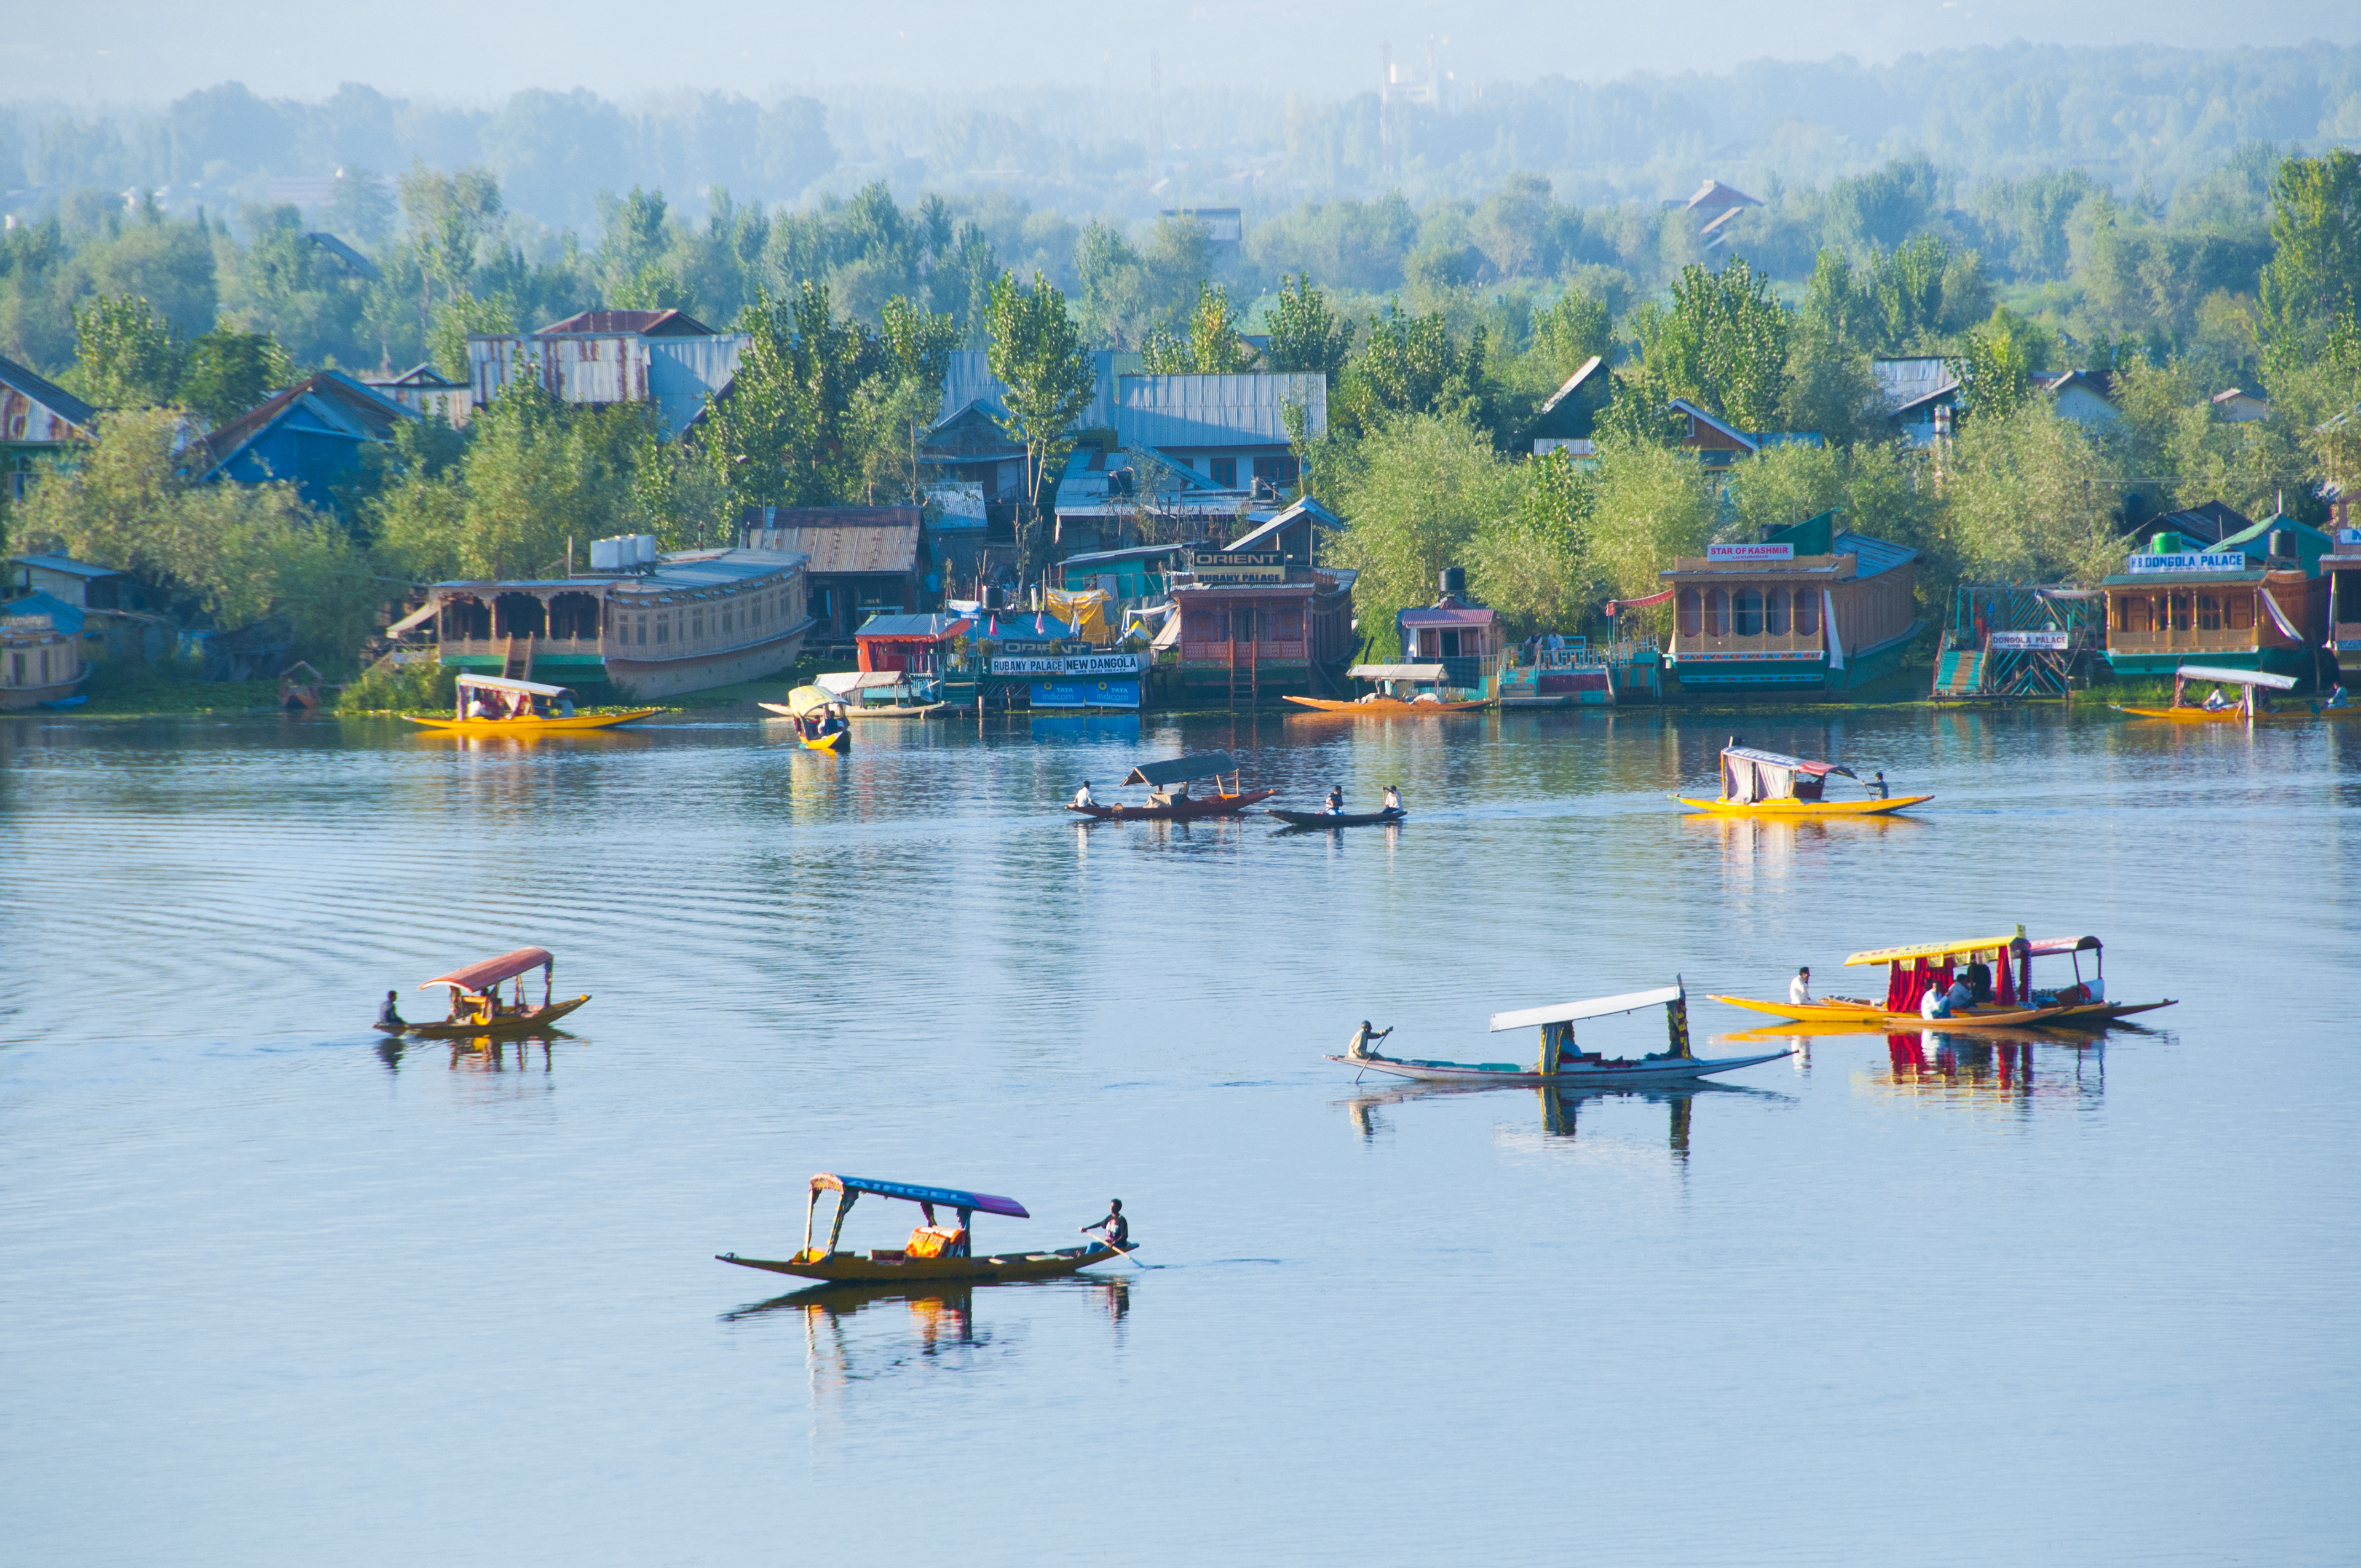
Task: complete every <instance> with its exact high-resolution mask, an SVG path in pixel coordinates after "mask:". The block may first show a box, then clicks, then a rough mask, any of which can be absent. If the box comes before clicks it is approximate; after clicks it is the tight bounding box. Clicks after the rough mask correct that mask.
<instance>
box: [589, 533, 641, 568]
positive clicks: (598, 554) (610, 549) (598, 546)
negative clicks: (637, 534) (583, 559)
mask: <svg viewBox="0 0 2361 1568" xmlns="http://www.w3.org/2000/svg"><path fill="white" fill-rule="evenodd" d="M629 543H631V541H630V540H629V539H627V538H615V539H594V540H592V541H591V542H590V569H591V570H592V571H594V572H620V571H621V570H622V569H623V547H624V546H625V545H627V544H629Z"/></svg>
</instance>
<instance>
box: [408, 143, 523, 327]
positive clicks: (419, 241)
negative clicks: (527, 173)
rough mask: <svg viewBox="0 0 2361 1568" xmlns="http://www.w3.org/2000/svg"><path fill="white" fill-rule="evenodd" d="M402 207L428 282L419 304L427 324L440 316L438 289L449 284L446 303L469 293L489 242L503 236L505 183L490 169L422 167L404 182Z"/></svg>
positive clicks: (419, 311)
mask: <svg viewBox="0 0 2361 1568" xmlns="http://www.w3.org/2000/svg"><path fill="white" fill-rule="evenodd" d="M401 206H402V210H403V212H405V213H406V214H409V218H410V242H411V245H412V247H413V248H414V249H415V251H416V252H417V255H418V258H419V263H420V268H421V271H422V273H423V279H424V281H425V287H426V292H425V293H423V295H422V296H421V297H420V299H419V302H418V313H419V318H420V319H421V320H422V321H423V320H425V319H426V318H427V317H429V316H431V315H432V314H433V313H434V293H433V288H434V284H436V283H441V284H442V285H443V292H444V296H445V298H446V299H447V298H450V297H452V296H455V295H457V294H460V293H463V292H465V291H466V290H467V283H468V280H469V279H470V278H471V277H473V275H474V273H475V270H476V263H477V260H478V251H479V250H480V248H481V247H482V245H483V243H484V242H485V241H486V240H488V239H489V238H491V237H492V236H494V235H496V234H498V233H499V232H500V213H501V206H500V181H498V180H496V179H494V178H493V177H492V173H491V171H490V170H488V169H481V168H476V167H473V166H470V167H468V168H466V169H462V170H459V171H458V172H456V174H444V173H441V172H439V171H437V170H432V169H429V168H427V167H426V165H425V164H424V163H423V162H421V163H416V164H413V165H412V167H411V170H410V172H409V173H407V174H405V175H403V176H402V177H401Z"/></svg>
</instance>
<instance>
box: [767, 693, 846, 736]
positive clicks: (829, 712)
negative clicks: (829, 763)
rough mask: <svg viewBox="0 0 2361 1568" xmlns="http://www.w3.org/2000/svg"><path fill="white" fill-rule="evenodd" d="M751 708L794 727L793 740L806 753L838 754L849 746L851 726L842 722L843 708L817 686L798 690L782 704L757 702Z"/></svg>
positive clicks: (790, 694)
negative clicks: (794, 739)
mask: <svg viewBox="0 0 2361 1568" xmlns="http://www.w3.org/2000/svg"><path fill="white" fill-rule="evenodd" d="M754 706H755V707H759V708H761V709H762V710H763V712H765V713H768V714H772V715H774V717H775V718H784V719H785V720H787V721H788V722H789V723H791V724H793V725H794V726H795V727H796V740H797V741H799V742H800V743H801V744H802V745H803V747H804V749H805V750H806V751H844V750H846V749H848V748H849V747H851V744H852V726H851V723H849V722H848V721H847V720H846V718H845V714H844V704H843V703H841V702H839V701H838V700H837V699H836V698H835V697H833V696H830V695H829V694H828V693H827V692H825V691H823V690H821V689H820V688H819V687H818V686H797V687H796V689H795V690H793V691H791V692H789V693H788V694H787V700H786V701H785V702H784V703H778V702H758V703H756V704H755V705H754ZM763 722H764V723H770V722H772V720H770V719H765V720H764V721H763Z"/></svg>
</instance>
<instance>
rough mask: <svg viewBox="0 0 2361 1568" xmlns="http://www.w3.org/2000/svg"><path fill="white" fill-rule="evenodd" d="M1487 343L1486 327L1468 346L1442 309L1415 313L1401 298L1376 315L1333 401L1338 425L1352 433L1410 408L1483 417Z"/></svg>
mask: <svg viewBox="0 0 2361 1568" xmlns="http://www.w3.org/2000/svg"><path fill="white" fill-rule="evenodd" d="M1485 347H1486V344H1485V334H1484V329H1483V328H1481V327H1477V329H1475V331H1474V333H1473V334H1471V341H1470V342H1469V343H1468V344H1467V345H1466V346H1464V347H1463V346H1462V345H1460V344H1459V342H1458V341H1457V340H1456V339H1455V338H1454V337H1453V336H1452V335H1451V328H1450V323H1448V322H1446V321H1445V320H1444V317H1443V316H1442V314H1441V313H1432V314H1428V315H1410V314H1407V313H1404V312H1403V311H1402V310H1401V309H1400V306H1399V305H1396V306H1392V307H1389V308H1388V310H1387V311H1386V312H1385V313H1384V314H1382V315H1376V316H1371V317H1370V318H1369V330H1368V334H1367V337H1366V338H1365V339H1364V340H1363V342H1362V345H1361V350H1360V352H1359V353H1357V354H1356V355H1355V356H1353V357H1352V359H1351V361H1350V362H1348V363H1347V364H1346V365H1345V374H1344V375H1343V377H1342V378H1340V379H1339V383H1338V386H1337V389H1336V392H1335V395H1334V397H1333V398H1332V399H1331V400H1330V403H1329V423H1330V425H1331V427H1332V428H1334V429H1337V430H1339V431H1341V432H1342V433H1345V434H1346V435H1348V436H1350V435H1357V434H1361V433H1367V432H1371V431H1374V430H1376V429H1377V428H1378V426H1379V425H1381V424H1382V423H1383V422H1385V421H1386V420H1387V419H1388V418H1389V417H1392V416H1400V415H1404V414H1433V415H1438V416H1441V417H1444V418H1446V419H1459V420H1466V421H1471V422H1472V421H1475V420H1477V419H1478V418H1480V416H1481V413H1482V406H1481V404H1482V397H1481V393H1482V388H1481V386H1480V382H1481V379H1482V377H1483V372H1484V357H1485Z"/></svg>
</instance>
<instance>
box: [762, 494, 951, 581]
mask: <svg viewBox="0 0 2361 1568" xmlns="http://www.w3.org/2000/svg"><path fill="white" fill-rule="evenodd" d="M740 521H741V522H742V523H743V524H744V525H745V539H746V542H747V543H748V544H749V545H750V546H755V547H759V548H763V549H768V550H800V551H802V552H803V553H804V554H807V555H808V556H810V557H811V565H810V566H809V568H808V570H809V571H810V572H811V574H812V575H813V576H848V575H851V576H900V575H902V574H905V573H910V572H915V571H917V569H918V525H919V521H920V517H919V512H918V509H917V508H916V507H755V508H749V509H748V510H747V511H746V512H745V513H744V514H742V516H741V519H740Z"/></svg>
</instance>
